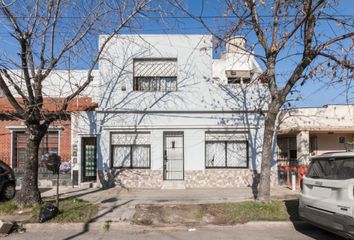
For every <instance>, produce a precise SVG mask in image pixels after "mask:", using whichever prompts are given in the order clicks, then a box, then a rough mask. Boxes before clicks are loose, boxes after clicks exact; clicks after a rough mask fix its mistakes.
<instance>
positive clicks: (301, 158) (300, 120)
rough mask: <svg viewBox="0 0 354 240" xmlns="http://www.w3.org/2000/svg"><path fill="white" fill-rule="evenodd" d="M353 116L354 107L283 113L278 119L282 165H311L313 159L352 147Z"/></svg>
mask: <svg viewBox="0 0 354 240" xmlns="http://www.w3.org/2000/svg"><path fill="white" fill-rule="evenodd" d="M353 114H354V105H326V106H323V107H320V108H298V109H289V110H283V111H282V112H281V113H280V115H279V117H278V125H279V126H278V131H277V160H278V165H279V166H301V165H308V163H309V157H310V156H313V155H319V154H322V153H325V152H337V151H346V150H347V148H348V147H350V148H351V147H352V146H351V145H350V144H349V145H348V143H352V142H353V140H354V139H353V136H354V115H353Z"/></svg>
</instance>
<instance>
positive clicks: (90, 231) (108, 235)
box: [5, 222, 341, 240]
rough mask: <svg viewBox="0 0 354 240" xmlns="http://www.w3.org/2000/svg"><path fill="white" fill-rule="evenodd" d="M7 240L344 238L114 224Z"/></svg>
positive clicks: (300, 229)
mask: <svg viewBox="0 0 354 240" xmlns="http://www.w3.org/2000/svg"><path fill="white" fill-rule="evenodd" d="M5 239H9V240H10V239H13V240H17V239H45V240H51V239H53V240H54V239H55V240H59V239H62V240H69V239H127V240H140V239H150V240H184V239H185V240H199V239H203V240H208V239H210V240H217V239H222V240H228V239H242V240H247V239H250V240H251V239H252V240H257V239H261V240H264V239H273V240H274V239H287V240H300V239H301V240H306V239H321V240H337V239H338V240H339V239H341V238H339V237H337V236H336V235H333V234H331V233H328V232H325V231H322V230H320V229H318V228H316V227H313V226H311V225H308V224H303V223H301V224H298V225H297V226H296V227H294V225H293V224H292V223H291V222H270V223H267V222H258V223H257V222H251V223H247V224H243V225H236V226H227V227H226V226H225V227H222V226H205V227H201V228H199V227H195V228H194V227H191V228H189V229H188V228H186V227H174V228H146V227H140V226H132V225H129V224H114V223H113V224H112V225H111V226H110V227H109V230H108V231H107V230H105V229H104V224H97V223H95V224H93V225H86V226H85V225H80V224H66V225H57V224H55V225H51V224H47V225H38V224H37V225H33V227H32V228H29V229H27V232H26V233H24V234H12V235H10V236H8V237H6V238H5Z"/></svg>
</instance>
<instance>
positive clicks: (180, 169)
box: [163, 132, 184, 180]
mask: <svg viewBox="0 0 354 240" xmlns="http://www.w3.org/2000/svg"><path fill="white" fill-rule="evenodd" d="M183 145H184V144H183V132H164V151H163V154H164V160H163V161H164V164H163V166H164V180H183V178H184V163H183V155H184V149H183Z"/></svg>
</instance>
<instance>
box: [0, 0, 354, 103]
mask: <svg viewBox="0 0 354 240" xmlns="http://www.w3.org/2000/svg"><path fill="white" fill-rule="evenodd" d="M202 2H204V4H202ZM224 2H225V1H223V0H205V1H202V0H187V1H186V5H185V6H187V8H188V10H189V11H191V12H192V13H193V14H195V15H201V14H202V15H203V16H206V18H205V21H206V22H207V23H208V25H209V26H210V28H211V29H213V30H215V31H219V30H220V29H222V28H224V26H225V24H227V23H229V22H230V21H232V19H229V18H226V19H224V18H220V17H221V16H223V14H224V11H225V10H224V9H225V5H224ZM265 2H266V3H267V2H269V0H266V1H265ZM353 9H354V1H353V0H341V1H339V5H338V7H337V8H336V10H335V11H336V14H342V15H353V17H354V14H353ZM169 11H170V12H173V13H174V14H175V16H177V18H176V17H172V16H171V15H165V16H164V18H163V19H161V18H158V17H156V18H150V19H145V18H144V17H141V18H139V19H138V21H139V22H140V26H139V27H137V28H135V29H129V30H128V29H127V30H123V32H125V33H137V34H164V33H169V34H177V33H178V34H207V33H208V31H207V30H206V29H205V28H204V27H203V26H202V25H201V24H200V23H199V22H197V21H196V20H193V19H191V18H188V17H187V16H186V15H185V14H183V13H180V12H176V9H169ZM323 31H324V32H326V31H327V29H325V28H324V29H323ZM247 38H248V41H250V42H252V41H254V38H255V37H254V35H252V34H250V35H248V36H247ZM97 39H98V38H97V37H96V36H93V38H92V45H93V46H97ZM222 50H223V49H222V48H218V49H215V50H214V58H218V57H219V55H220V52H222ZM257 51H260V49H259V48H257V47H256V48H255V52H256V53H257ZM1 52H6V53H7V54H13V55H14V56H15V55H16V54H17V52H18V49H17V45H16V44H15V42H14V40H13V39H12V38H11V36H9V35H8V34H7V30H6V28H4V27H1V26H0V54H1ZM78 64H79V65H78V68H79V67H80V63H78ZM292 67H293V63H292V62H291V61H285V62H283V63H281V65H279V72H281V73H282V74H283V75H285V76H286V75H287V74H290V73H291V70H290V69H292ZM348 84H349V83H348V82H343V83H338V84H331V85H329V84H328V82H326V81H318V80H308V81H306V82H305V84H304V85H303V86H301V87H300V86H297V88H296V90H297V91H296V92H295V93H294V94H293V95H290V96H289V98H288V100H290V104H291V105H290V107H320V106H323V105H327V104H346V103H354V91H353V90H351V88H350V86H348Z"/></svg>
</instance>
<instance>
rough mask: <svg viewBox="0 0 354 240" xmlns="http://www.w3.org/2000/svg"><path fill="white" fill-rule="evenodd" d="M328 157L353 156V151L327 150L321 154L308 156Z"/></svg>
mask: <svg viewBox="0 0 354 240" xmlns="http://www.w3.org/2000/svg"><path fill="white" fill-rule="evenodd" d="M329 157H338V158H341V157H354V152H328V153H323V154H321V155H317V156H313V157H310V159H317V158H329Z"/></svg>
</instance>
